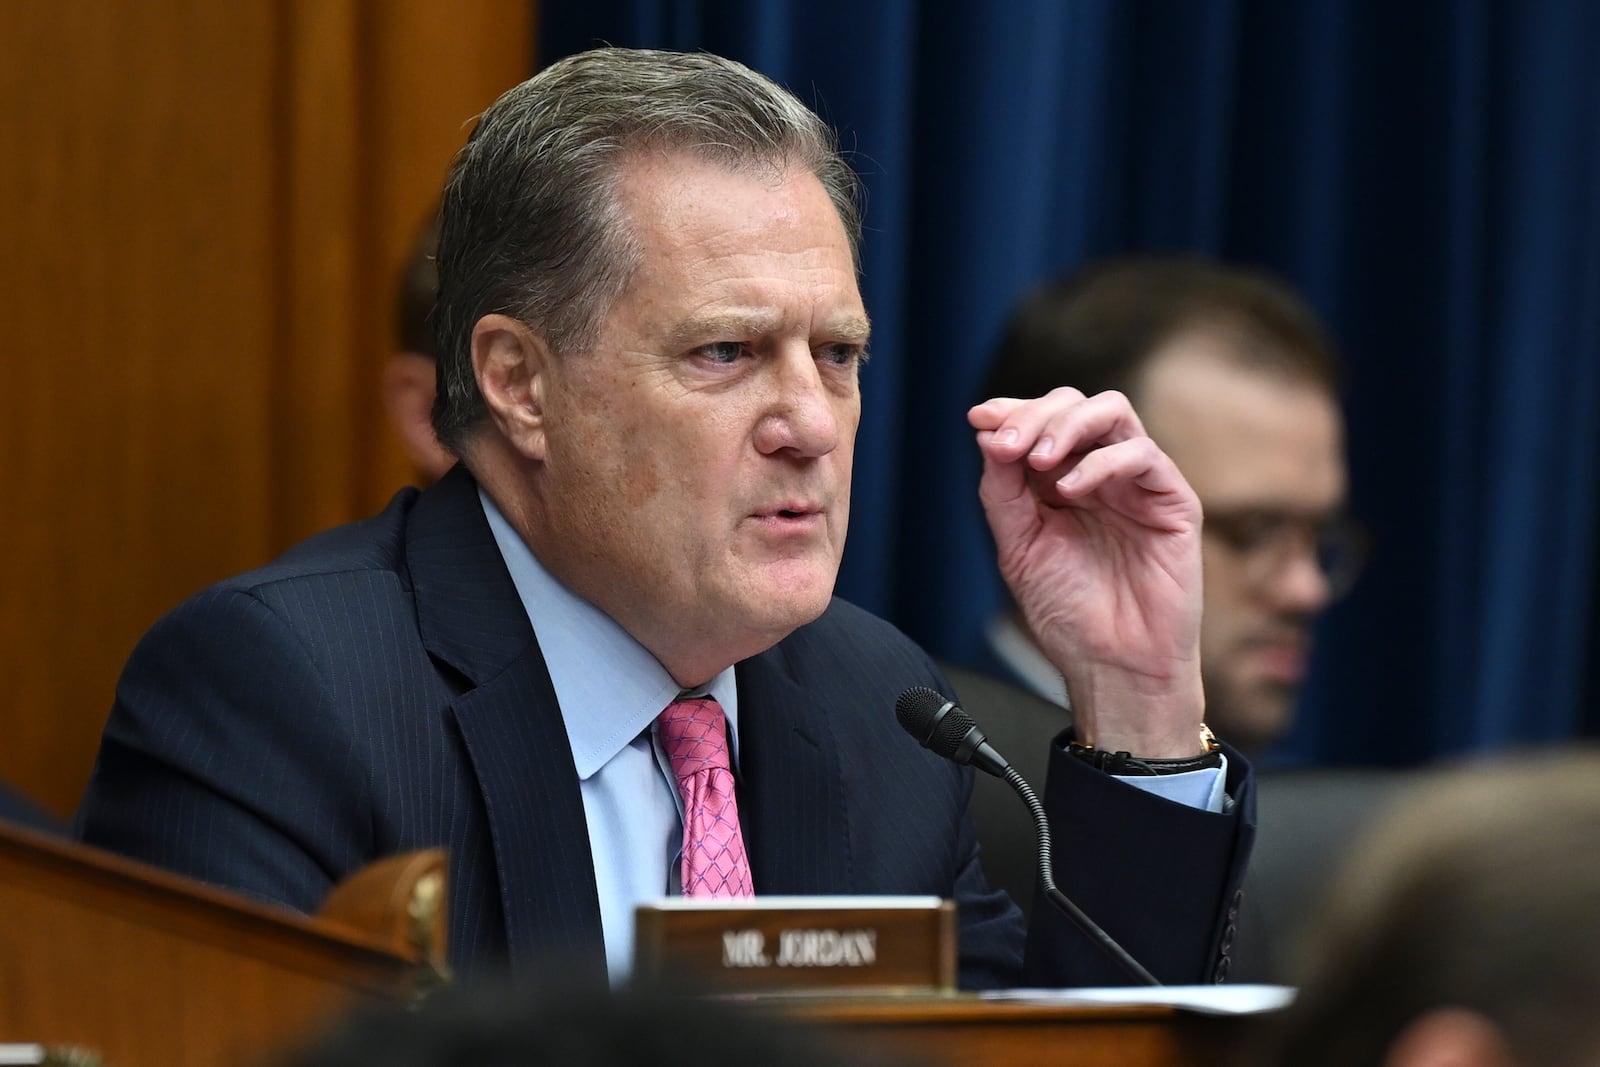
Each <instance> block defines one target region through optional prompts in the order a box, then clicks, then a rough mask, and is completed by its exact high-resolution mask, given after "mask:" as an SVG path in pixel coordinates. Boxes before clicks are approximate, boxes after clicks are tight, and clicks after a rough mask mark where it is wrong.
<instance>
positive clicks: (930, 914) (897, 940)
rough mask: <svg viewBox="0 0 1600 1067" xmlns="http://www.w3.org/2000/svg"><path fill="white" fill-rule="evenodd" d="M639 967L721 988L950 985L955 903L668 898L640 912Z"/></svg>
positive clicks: (658, 976) (647, 973) (640, 972)
mask: <svg viewBox="0 0 1600 1067" xmlns="http://www.w3.org/2000/svg"><path fill="white" fill-rule="evenodd" d="M635 921H636V928H635V933H634V974H635V976H636V977H638V978H640V979H642V980H644V981H647V982H662V981H673V980H676V979H688V980H691V981H696V982H700V983H702V984H704V985H706V986H707V987H709V988H712V989H730V988H731V989H737V990H738V991H740V992H770V991H774V990H816V989H873V990H880V991H905V992H911V991H918V992H945V991H948V990H952V989H954V988H955V982H956V923H955V904H954V903H953V902H951V901H948V900H940V899H939V898H938V897H842V896H836V897H751V898H749V899H747V900H691V899H683V898H678V899H665V900H661V901H657V902H656V903H653V904H641V905H640V906H639V908H638V910H637V911H636V913H635Z"/></svg>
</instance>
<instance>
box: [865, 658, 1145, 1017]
mask: <svg viewBox="0 0 1600 1067" xmlns="http://www.w3.org/2000/svg"><path fill="white" fill-rule="evenodd" d="M894 713H895V717H896V718H898V719H899V720H900V725H901V726H902V727H904V728H905V731H906V732H907V733H909V734H910V735H911V736H912V737H914V738H916V740H917V744H919V745H921V746H922V747H923V748H926V749H927V750H928V751H930V752H933V753H935V754H937V755H940V756H943V757H944V758H945V759H947V760H953V761H955V762H956V763H961V764H966V765H968V766H972V767H976V768H977V769H978V770H980V771H983V772H984V773H985V774H992V775H994V776H995V777H996V778H1000V779H1003V780H1004V781H1006V782H1009V783H1010V785H1011V788H1012V789H1014V790H1016V792H1017V795H1018V796H1020V797H1021V798H1022V800H1023V803H1025V804H1027V805H1028V810H1029V811H1031V812H1032V813H1033V822H1034V826H1035V827H1037V832H1038V840H1039V882H1040V884H1041V885H1043V886H1044V893H1045V896H1047V897H1049V898H1050V902H1051V903H1052V904H1054V905H1055V906H1056V907H1057V908H1059V909H1060V910H1061V911H1062V912H1063V913H1065V914H1066V916H1067V918H1069V919H1071V920H1072V922H1073V923H1074V924H1075V925H1076V926H1077V927H1078V929H1079V930H1081V931H1083V932H1084V933H1085V934H1087V935H1088V937H1089V939H1090V940H1092V941H1094V942H1095V943H1096V944H1097V945H1099V946H1100V947H1101V948H1102V949H1104V950H1105V952H1106V954H1107V955H1109V956H1110V957H1111V958H1112V959H1113V960H1115V961H1116V962H1117V964H1118V965H1119V966H1121V967H1122V969H1123V970H1125V971H1127V972H1128V974H1129V975H1130V976H1131V977H1133V979H1134V980H1135V981H1138V982H1140V983H1142V984H1144V985H1152V986H1158V985H1160V984H1161V983H1160V982H1158V981H1156V978H1155V976H1154V975H1152V974H1151V973H1150V972H1149V971H1147V970H1145V969H1144V967H1143V966H1141V965H1140V963H1139V961H1138V960H1136V959H1134V958H1133V957H1132V956H1131V955H1129V953H1128V950H1127V949H1125V948H1123V947H1122V946H1121V945H1119V944H1117V942H1116V941H1115V940H1114V939H1113V938H1112V937H1111V935H1110V934H1108V933H1106V932H1105V931H1104V930H1102V929H1100V927H1099V925H1098V924H1096V923H1095V921H1094V920H1093V919H1091V918H1089V916H1087V915H1085V914H1084V913H1083V909H1081V908H1079V907H1078V906H1077V905H1076V904H1074V903H1073V902H1072V901H1071V900H1069V899H1067V895H1066V894H1065V893H1063V892H1061V890H1059V889H1057V888H1056V879H1055V867H1054V864H1053V863H1052V861H1051V857H1050V852H1051V844H1050V820H1049V818H1048V817H1047V816H1046V815H1045V813H1044V805H1043V804H1041V803H1039V798H1038V797H1037V796H1036V795H1035V794H1034V792H1033V787H1032V786H1030V785H1028V783H1027V781H1026V780H1025V779H1024V778H1023V777H1022V775H1020V774H1018V773H1017V771H1016V769H1015V768H1013V767H1012V766H1011V762H1010V761H1009V760H1007V759H1006V758H1005V757H1004V756H1002V755H1001V754H1000V753H999V752H996V751H995V749H994V746H993V745H991V744H989V740H988V738H987V737H985V736H984V733H983V731H982V730H980V729H978V724H977V723H975V722H973V721H972V716H970V715H968V714H967V713H966V712H965V711H963V710H961V708H960V707H959V706H958V705H957V704H956V702H955V701H953V700H950V699H948V698H946V697H945V696H944V694H942V693H940V692H939V691H938V690H937V689H929V688H927V687H926V686H913V687H912V688H910V689H907V690H906V691H905V692H903V693H901V694H900V697H899V699H898V700H896V701H895V704H894Z"/></svg>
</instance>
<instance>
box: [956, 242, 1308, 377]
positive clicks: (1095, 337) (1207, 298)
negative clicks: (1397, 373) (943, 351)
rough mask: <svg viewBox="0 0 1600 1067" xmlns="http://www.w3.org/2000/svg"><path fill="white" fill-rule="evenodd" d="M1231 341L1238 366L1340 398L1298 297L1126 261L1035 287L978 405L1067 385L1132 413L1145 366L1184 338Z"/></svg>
mask: <svg viewBox="0 0 1600 1067" xmlns="http://www.w3.org/2000/svg"><path fill="white" fill-rule="evenodd" d="M1200 330H1216V331H1225V332H1226V333H1227V334H1228V335H1229V337H1230V340H1235V341H1237V342H1238V343H1236V344H1230V345H1229V346H1228V348H1229V351H1230V353H1232V354H1233V355H1234V356H1235V357H1236V358H1237V359H1238V360H1239V361H1240V362H1241V363H1242V364H1245V365H1248V366H1252V367H1259V368H1260V369H1262V370H1265V371H1271V372H1274V373H1280V374H1284V375H1287V376H1289V377H1292V378H1294V379H1296V380H1304V381H1311V382H1315V383H1317V384H1320V385H1322V386H1324V387H1325V388H1326V389H1327V390H1328V392H1330V393H1333V392H1336V391H1337V389H1338V385H1339V381H1338V379H1339V373H1338V365H1337V358H1336V356H1335V355H1334V349H1333V344H1332V342H1331V340H1330V339H1329V337H1328V335H1327V333H1326V331H1325V330H1324V329H1323V327H1322V325H1321V323H1320V322H1319V321H1318V320H1317V317H1316V315H1315V314H1314V313H1313V312H1312V311H1311V309H1310V308H1309V307H1308V306H1307V305H1306V304H1305V302H1304V301H1303V300H1301V299H1300V298H1299V297H1298V296H1297V295H1295V293H1294V291H1293V290H1291V289H1290V288H1289V287H1288V286H1286V285H1285V284H1284V283H1283V282H1281V281H1279V280H1277V279H1276V278H1274V277H1272V276H1271V275H1269V274H1266V273H1265V272H1262V271H1258V270H1251V269H1246V268H1243V267H1237V266H1229V265H1224V264H1219V263H1214V262H1210V261H1208V260H1205V259H1202V258H1199V257H1195V256H1179V255H1170V256H1155V255H1146V256H1122V257H1116V258H1112V259H1107V260H1102V261H1099V262H1097V263H1094V264H1091V265H1090V266H1088V267H1087V268H1084V269H1082V270H1080V271H1079V272H1077V273H1075V274H1071V275H1068V276H1064V277H1060V278H1055V279H1052V280H1050V281H1048V282H1045V283H1044V284H1042V285H1040V286H1038V287H1037V288H1036V289H1034V290H1033V291H1032V292H1030V293H1029V294H1028V295H1027V296H1026V297H1024V298H1023V299H1022V301H1021V302H1020V303H1019V304H1018V305H1017V308H1016V310H1015V311H1014V312H1013V313H1012V317H1011V320H1010V322H1009V323H1008V324H1007V326H1006V328H1005V331H1004V334H1003V335H1002V337H1001V340H1000V344H999V346H998V348H997V350H996V353H995V358H994V362H993V364H992V365H991V368H990V373H989V379H988V381H987V382H986V384H985V386H984V390H985V391H984V395H983V397H982V398H980V399H986V398H988V397H992V396H1016V397H1033V396H1042V395H1044V394H1045V393H1047V392H1049V391H1050V390H1051V389H1054V388H1056V387H1057V386H1062V385H1069V386H1072V387H1074V388H1076V389H1079V390H1082V391H1083V392H1084V393H1086V394H1094V393H1100V392H1104V391H1105V390H1107V389H1116V390H1118V391H1120V392H1122V393H1125V394H1126V395H1127V396H1128V397H1129V398H1130V399H1131V400H1133V401H1134V403H1135V406H1137V403H1138V395H1137V394H1138V392H1139V385H1140V381H1141V377H1142V375H1143V372H1144V369H1145V366H1146V364H1147V363H1148V362H1149V359H1150V357H1151V356H1152V355H1154V354H1155V353H1156V352H1157V351H1158V350H1159V349H1160V348H1161V346H1162V345H1164V344H1165V343H1166V342H1168V341H1170V340H1171V339H1173V338H1174V337H1176V336H1178V335H1179V334H1182V333H1188V332H1191V331H1200Z"/></svg>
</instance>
